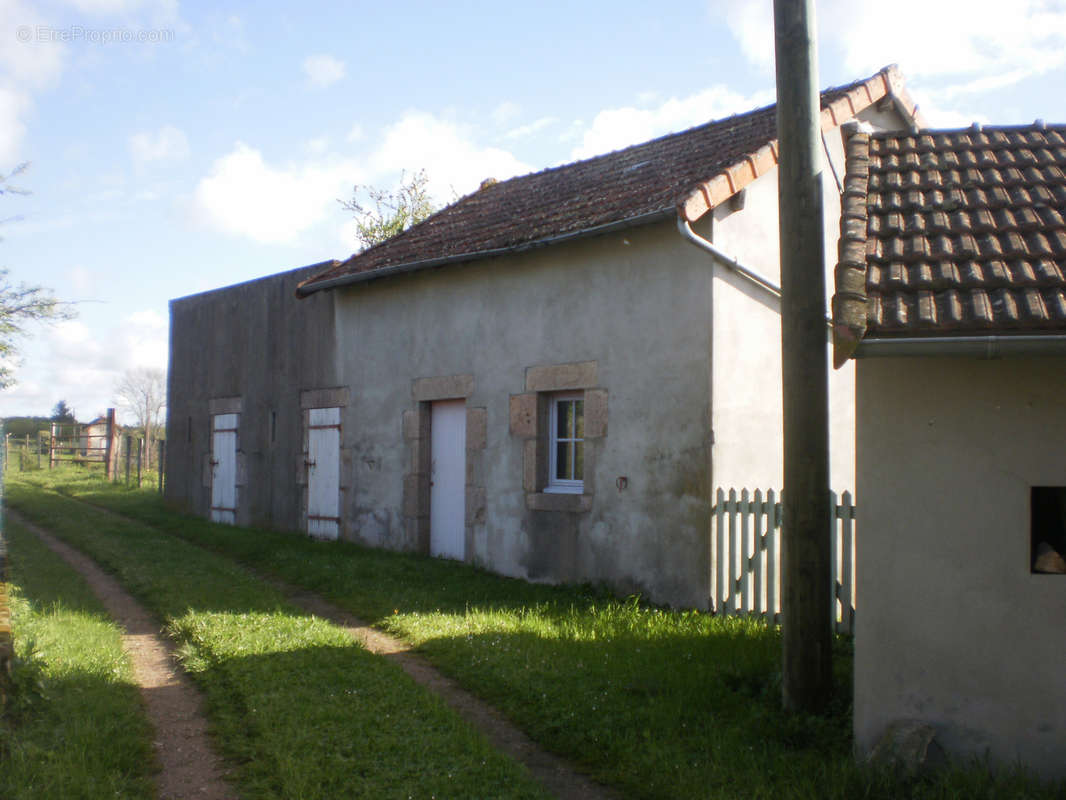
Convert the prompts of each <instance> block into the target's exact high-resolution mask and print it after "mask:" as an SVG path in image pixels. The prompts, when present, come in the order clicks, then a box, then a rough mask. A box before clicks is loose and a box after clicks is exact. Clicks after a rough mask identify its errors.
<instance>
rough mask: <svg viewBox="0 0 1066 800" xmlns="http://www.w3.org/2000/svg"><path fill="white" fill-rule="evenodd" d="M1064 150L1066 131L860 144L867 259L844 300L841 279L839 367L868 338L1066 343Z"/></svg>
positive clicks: (853, 267) (849, 199)
mask: <svg viewBox="0 0 1066 800" xmlns="http://www.w3.org/2000/svg"><path fill="white" fill-rule="evenodd" d="M1064 144H1066V125H1061V126H1050V127H1049V126H1043V125H1032V126H1026V127H1021V128H985V129H982V130H974V129H972V128H971V129H966V130H957V131H925V132H921V133H919V134H918V135H914V134H911V133H904V134H900V133H891V132H886V133H875V134H864V133H857V132H856V133H853V135H851V136H850V138H848V140H847V146H846V148H845V149H846V153H847V155H848V164H847V172H846V180H849V179H850V180H858V181H859V182H860V184H861V185H859V186H857V188H856V191H854V192H853V193H852V195H850V196H845V199H844V209H843V216H844V217H845V218H846V219H847V222H846V225H847V230H848V231H849V233H850V235H851V236H852V238H853V240H854V243H855V245H858V244H861V243H862V238H861V237H862V234H861V232H857V228H859V230H861V228H860V227H859V225H858V224H857V223H859V224H861V223H862V221H863V220H865V237H866V240H865V247H864V248H863V249H862V252H863V253H864V256H865V258H864V260H863V261H861V262H858V263H856V262H854V261H853V262H850V263H849V264H848V265H847V268H848V270H849V273H850V275H851V276H852V277H850V278H849V283H848V288H847V291H846V292H843V293H841V292H840V287H839V284H840V275H841V269H840V267H838V281H837V282H838V294H840V295H841V296H840V298H839V299H838V298H834V303H833V309H834V319H835V324H834V330H835V332H836V338H837V346H838V347H837V362H838V363H840V362H841V361H842V360H844V359H846V358H847V357H849V356H850V354H851V353H852V352H854V349H855V347H856V346H857V344H858V342H859V340H860V339H861V338H863V337H872V338H891V337H894V336H908V337H913V336H933V337H936V336H956V335H974V334H981V333H992V332H994V333H996V334H1005V335H1009V334H1011V333H1040V332H1056V333H1062V332H1066V146H1064ZM916 155H917V156H918V162H917V166H916V162H915V160H914V157H915V156H916ZM853 160H854V163H853ZM854 176H858V178H855V177H854ZM860 190H861V191H860ZM859 273H862V274H864V281H863V284H862V286H861V287H860V288H859V289H858V290H857V289H856V286H855V284H856V279H855V277H854V276H855V275H856V274H859ZM863 290H864V291H865V294H866V297H865V299H863V297H862V293H863Z"/></svg>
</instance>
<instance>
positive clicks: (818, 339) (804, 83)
mask: <svg viewBox="0 0 1066 800" xmlns="http://www.w3.org/2000/svg"><path fill="white" fill-rule="evenodd" d="M774 41H775V51H776V55H777V136H778V142H779V151H778V152H779V167H780V169H779V173H778V181H779V183H778V207H779V210H780V232H781V361H782V371H783V375H782V384H783V391H784V397H783V408H784V439H785V452H784V466H785V476H784V477H785V482H784V498H783V500H784V509H783V511H784V527H783V534H784V536H783V537H782V542H781V561H782V571H781V577H782V598H781V600H782V602H781V619H782V622H781V627H782V638H783V640H784V644H783V648H782V649H783V653H782V659H783V668H782V695H783V697H782V700H783V702H784V706H785V709H786V710H790V711H811V712H817V711H821V710H823V709H824V708H825V707H826V704H827V703H828V700H829V696H830V693H831V690H832V676H833V673H832V652H831V646H832V633H831V630H830V619H829V614H830V604H829V599H830V595H829V592H830V581H831V579H832V578H831V571H830V554H831V550H830V540H829V536H830V527H829V526H830V518H829V389H828V382H829V372H828V365H827V363H826V324H825V242H824V239H823V234H822V216H823V212H822V157H821V155H822V154H821V147H822V143H821V125H820V119H819V117H820V107H819V102H818V87H817V83H818V74H817V72H818V70H817V63H818V57H817V48H816V46H815V25H814V0H774Z"/></svg>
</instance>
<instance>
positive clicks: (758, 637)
mask: <svg viewBox="0 0 1066 800" xmlns="http://www.w3.org/2000/svg"><path fill="white" fill-rule="evenodd" d="M35 480H37V481H39V482H41V483H48V484H49V485H52V486H55V487H57V488H60V489H61V490H62V491H65V492H69V493H71V494H73V495H75V496H79V497H82V498H84V499H86V500H90V501H91V502H94V503H98V504H100V505H105V506H107V507H109V508H112V509H114V510H117V511H121V512H122V513H125V514H127V515H130V516H132V517H136V518H137V519H138V520H141V521H142V522H144V523H147V524H149V525H151V526H153V527H154V528H155V529H157V530H159V531H164V532H167V533H169V534H172V535H173V536H175V537H178V538H181V539H184V540H185V541H187V542H191V543H195V544H199V545H202V546H204V547H206V548H210V549H212V550H213V551H215V552H217V553H222V554H225V555H226V556H228V557H230V558H231V559H233V560H234V561H236V562H241V563H246V564H248V565H250V566H253V567H255V568H256V569H258V570H262V571H263V572H268V573H272V574H275V575H277V576H279V577H282V578H283V579H285V580H287V581H289V582H291V583H294V584H298V585H301V586H304V587H306V588H309V589H312V590H314V591H317V592H319V593H321V594H323V595H325V596H326V597H329V598H330V599H331V600H333V601H334V602H335V603H337V604H338V605H340V606H342V607H344V608H347V609H348V610H350V611H352V612H353V613H355V614H357V615H359V616H361V617H363V618H364V619H367V620H368V621H370V622H372V623H373V624H375V625H377V626H379V627H380V628H383V629H385V630H387V631H389V632H391V633H394V634H396V635H399V636H402V637H404V638H406V639H408V640H409V641H411V642H412V643H413V644H415V645H416V646H417V647H418V648H419V650H420V651H421V652H422V653H423V654H424V655H425V656H426V657H427V658H429V659H430V660H431V661H432V662H434V663H435V664H436V665H437V666H438V667H440V668H441V669H442V670H443V671H444V672H446V673H448V674H450V675H452V676H453V677H455V678H456V679H457V680H458V681H459V682H460V683H462V684H463V685H464V686H466V687H467V688H468V689H470V690H472V691H474V692H475V693H477V694H479V695H480V696H482V697H483V698H485V699H486V700H488V701H489V702H491V703H493V704H495V705H496V706H498V707H499V708H501V709H502V710H503V711H505V713H507V714H508V715H509V716H510V717H511V718H512V719H513V720H514V721H515V722H517V723H518V724H519V725H520V726H521V727H523V728H524V729H525V730H526V731H527V732H528V733H529V734H530V735H531V736H532V737H533V738H534V739H536V740H537V741H539V742H541V743H542V744H543V745H544V746H546V747H548V748H550V749H552V750H554V751H556V752H559V753H561V754H563V755H566V756H568V757H570V758H572V759H573V760H574V761H576V762H578V763H580V764H582V765H584V766H585V767H586V768H587V769H589V770H590V771H591V772H592V773H593V774H594V775H595V776H597V777H598V778H599V779H601V780H603V781H604V782H606V783H609V784H612V785H614V786H617V787H619V788H620V789H622V790H623V791H624V793H625V794H626V795H627V796H631V797H647V798H679V797H686V798H687V797H706V798H735V797H743V798H811V797H819V798H821V797H827V798H886V799H887V798H893V799H895V798H900V797H913V798H954V797H960V798H962V797H965V798H1020V797H1026V798H1028V797H1032V798H1054V797H1062V796H1063V793H1064V792H1066V786H1064V785H1060V786H1045V785H1041V784H1040V783H1038V782H1036V781H1034V780H1031V779H1029V778H1027V777H1026V776H1024V775H1019V774H1013V773H999V774H990V773H989V772H988V771H987V770H986V769H984V768H983V767H981V766H980V765H973V764H964V765H960V766H959V767H958V768H956V769H954V770H953V771H949V772H946V773H943V774H941V775H939V776H938V777H937V778H935V779H913V780H906V779H901V778H895V777H893V776H890V775H886V774H883V773H879V772H877V771H874V770H871V769H869V768H865V767H859V766H856V765H855V764H854V763H853V760H852V757H851V748H852V740H851V717H850V706H849V702H848V700H847V698H850V693H851V687H850V673H851V653H850V643H849V641H848V640H846V639H839V640H838V641H837V645H836V660H835V663H836V673H837V674H836V678H837V682H838V698H841V699H839V700H838V702H837V704H836V706H835V707H834V709H833V711H832V713H831V714H829V715H828V716H826V717H807V716H793V715H786V714H784V713H783V712H781V710H780V708H779V705H780V683H779V669H780V663H779V662H780V652H781V642H780V635H779V633H778V632H777V631H776V630H774V629H770V628H767V627H766V626H764V625H762V624H761V623H757V622H752V621H746V620H741V619H736V618H715V617H710V616H708V615H706V614H701V613H697V612H685V611H669V610H664V609H658V608H654V607H649V606H647V605H645V604H641V603H640V602H638V601H636V600H634V599H629V600H622V599H617V598H614V597H611V596H610V595H608V594H605V593H603V592H600V591H596V590H594V589H590V588H587V587H586V588H575V587H549V586H543V585H533V584H528V583H525V582H522V581H517V580H509V579H505V578H500V577H498V576H494V575H491V574H489V573H487V572H484V571H482V570H478V569H476V568H474V567H470V566H468V565H464V564H458V563H455V562H448V561H442V560H436V559H429V558H424V557H420V556H412V555H401V554H396V553H388V552H384V551H381V550H372V549H366V548H360V547H357V546H355V545H351V544H346V543H323V542H315V541H312V540H309V539H307V538H306V537H303V536H300V535H294V534H291V533H277V532H271V531H264V530H252V529H241V528H233V527H227V526H219V525H214V524H211V523H209V522H206V521H204V520H201V519H199V518H194V517H188V516H183V515H180V514H175V513H173V512H171V511H169V510H167V509H165V508H164V507H163V505H162V503H161V502H160V501H159V498H158V496H156V495H155V494H154V493H152V492H149V491H125V490H122V489H115V488H112V487H109V486H107V485H106V484H103V483H102V482H100V481H98V480H93V479H91V478H87V477H85V476H84V475H72V474H70V473H67V474H65V475H53V476H51V477H49V476H41V477H39V478H35ZM46 505H47V504H46Z"/></svg>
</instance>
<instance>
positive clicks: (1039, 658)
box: [833, 123, 1066, 777]
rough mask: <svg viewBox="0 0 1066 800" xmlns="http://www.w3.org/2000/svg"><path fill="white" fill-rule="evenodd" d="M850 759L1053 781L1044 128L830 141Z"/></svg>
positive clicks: (1065, 545)
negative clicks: (898, 727)
mask: <svg viewBox="0 0 1066 800" xmlns="http://www.w3.org/2000/svg"><path fill="white" fill-rule="evenodd" d="M845 149H846V154H847V172H846V178H845V190H844V203H843V213H842V222H841V240H840V262H839V265H838V268H837V275H836V286H837V293H836V296H835V298H834V303H833V310H834V322H835V328H834V337H835V349H836V360H837V363H838V364H848V363H852V361H851V360H852V359H854V364H855V375H856V379H855V380H856V436H857V449H856V480H857V487H856V488H857V497H858V512H857V527H858V530H859V531H860V532H861V538H860V540H859V546H858V555H857V562H858V563H857V587H858V598H857V605H858V606H859V607H860V608H861V611H860V613H859V614H858V617H857V620H856V623H857V630H856V638H855V741H856V744H857V747H858V749H859V750H860V751H861V752H863V753H865V752H869V751H870V750H871V749H872V748H873V747H874V746H875V744H876V743H877V742H878V740H879V737H881V735H882V734H883V733H884V732H885V731H886V729H888V728H889V726H890V725H892V724H893V723H895V722H897V721H908V722H910V721H918V722H920V723H925V724H927V725H929V726H931V727H932V728H933V730H934V731H935V735H936V739H937V740H938V741H939V742H940V744H941V745H942V746H943V747H944V748H945V749H946V750H947V751H949V752H951V753H955V754H960V755H966V756H969V755H972V756H977V757H979V758H984V757H986V756H987V757H988V758H990V759H991V760H992V761H993V762H994V763H999V764H1004V765H1011V764H1014V763H1016V762H1021V763H1023V764H1025V765H1028V766H1030V767H1032V768H1034V769H1036V770H1038V771H1039V772H1041V773H1042V774H1045V775H1048V776H1058V777H1061V776H1066V757H1064V755H1066V679H1064V672H1063V669H1064V665H1066V624H1064V622H1066V574H1063V572H1064V571H1066V569H1064V567H1066V565H1064V564H1063V560H1062V556H1063V555H1064V554H1066V126H1046V125H1043V124H1041V123H1038V124H1036V125H1031V126H1026V127H1014V128H981V127H979V126H975V127H973V128H970V129H965V130H953V131H921V132H913V133H912V132H905V133H899V132H884V131H882V132H875V133H864V132H861V131H860V130H858V129H857V128H849V129H848V131H847V133H846V145H845Z"/></svg>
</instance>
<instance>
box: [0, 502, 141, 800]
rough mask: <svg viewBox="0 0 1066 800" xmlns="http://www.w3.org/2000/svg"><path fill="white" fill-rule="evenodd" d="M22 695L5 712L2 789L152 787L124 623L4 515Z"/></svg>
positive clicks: (6, 793) (129, 792)
mask: <svg viewBox="0 0 1066 800" xmlns="http://www.w3.org/2000/svg"><path fill="white" fill-rule="evenodd" d="M4 536H5V538H6V540H7V544H8V557H9V559H10V562H9V564H10V573H9V578H10V580H11V588H12V617H13V629H14V634H15V645H16V656H17V658H18V661H17V662H16V664H15V668H14V671H13V678H14V681H15V683H16V686H17V689H18V694H17V696H13V697H12V699H11V701H10V704H9V706H8V708H7V709H6V713H4V714H0V797H4V798H10V799H11V800H15V798H27V800H29V799H30V798H33V799H34V800H40V798H56V799H57V800H59V799H62V800H69V799H70V798H86V800H90V799H91V800H95V798H101V797H127V798H135V797H143V798H151V797H153V796H154V791H155V790H154V787H153V785H152V779H151V774H152V770H153V767H154V764H153V759H152V748H151V734H152V731H151V726H150V725H149V724H148V721H147V719H146V718H145V716H144V713H143V707H142V705H141V699H140V695H139V693H138V691H137V688H136V686H135V685H134V684H133V677H132V673H131V671H130V665H129V661H128V660H127V659H126V656H125V653H123V651H122V642H121V638H120V633H119V630H118V628H117V627H116V626H115V625H114V624H113V623H112V622H111V620H110V618H109V617H108V616H107V613H106V612H105V611H104V609H103V607H102V606H101V605H100V603H99V602H98V601H97V600H96V598H95V596H94V595H93V594H92V592H91V591H90V590H89V587H88V586H86V584H85V582H84V581H83V580H82V579H81V577H80V576H79V575H78V574H77V573H76V572H74V570H72V569H71V568H70V567H68V566H67V564H66V562H64V561H63V560H62V559H60V557H59V556H57V555H55V554H54V553H53V552H52V551H51V550H49V549H48V548H47V547H45V545H44V544H43V543H41V541H40V540H39V539H38V538H37V537H36V536H34V535H32V534H31V533H29V532H28V531H26V530H24V529H23V528H22V527H21V526H20V525H18V524H16V523H15V522H13V521H12V520H10V519H8V520H6V521H5V526H4Z"/></svg>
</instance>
